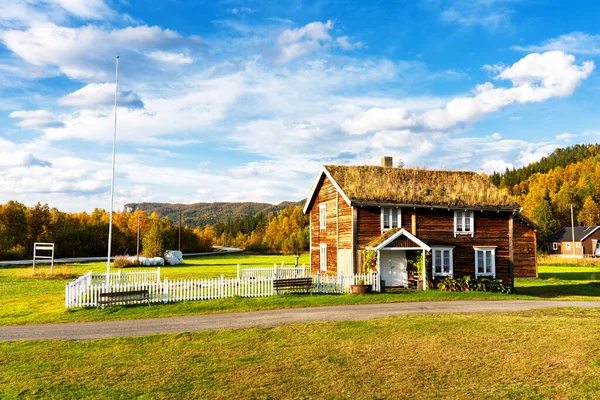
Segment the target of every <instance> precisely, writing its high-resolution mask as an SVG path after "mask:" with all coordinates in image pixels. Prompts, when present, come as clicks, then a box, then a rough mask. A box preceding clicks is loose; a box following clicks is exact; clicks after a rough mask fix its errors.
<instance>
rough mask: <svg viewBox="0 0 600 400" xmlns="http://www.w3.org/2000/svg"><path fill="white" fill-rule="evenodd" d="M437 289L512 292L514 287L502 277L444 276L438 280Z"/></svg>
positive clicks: (447, 290)
mask: <svg viewBox="0 0 600 400" xmlns="http://www.w3.org/2000/svg"><path fill="white" fill-rule="evenodd" d="M437 290H440V291H442V292H496V293H507V294H508V293H512V292H513V288H512V286H510V285H507V284H505V283H504V282H503V281H502V280H501V279H489V278H479V279H477V278H473V277H471V276H463V277H462V278H444V279H442V280H440V281H438V282H437Z"/></svg>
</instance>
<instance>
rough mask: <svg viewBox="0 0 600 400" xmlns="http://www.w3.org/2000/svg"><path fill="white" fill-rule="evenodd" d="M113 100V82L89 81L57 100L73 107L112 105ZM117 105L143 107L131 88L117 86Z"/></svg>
mask: <svg viewBox="0 0 600 400" xmlns="http://www.w3.org/2000/svg"><path fill="white" fill-rule="evenodd" d="M114 101H115V85H114V83H90V84H88V85H86V86H84V87H82V88H81V89H79V90H76V91H75V92H72V93H69V94H68V95H66V96H64V97H61V98H60V99H58V102H59V103H60V104H63V105H67V106H74V107H96V106H109V105H113V104H114ZM119 106H120V107H128V108H144V103H143V102H142V100H141V99H140V97H139V96H138V95H137V94H136V93H134V92H133V91H131V90H122V89H121V88H119Z"/></svg>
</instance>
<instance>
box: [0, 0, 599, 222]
mask: <svg viewBox="0 0 600 400" xmlns="http://www.w3.org/2000/svg"><path fill="white" fill-rule="evenodd" d="M396 3H397V2H389V4H388V3H387V2H385V1H384V2H377V5H370V2H366V1H362V0H361V1H348V2H343V1H339V0H337V1H327V0H323V1H318V2H303V1H292V2H283V1H269V2H262V1H244V2H236V1H228V0H226V1H218V0H212V1H199V0H197V1H183V0H146V1H136V0H85V1H84V0H39V1H36V0H11V1H2V2H1V3H0V127H1V129H0V201H1V202H5V201H7V200H10V199H14V200H19V201H21V202H24V203H26V204H28V205H32V204H35V203H36V202H38V201H40V202H42V203H49V204H50V205H51V206H56V207H58V208H60V209H63V210H68V211H82V210H92V209H93V208H94V207H101V208H108V201H109V187H110V157H111V145H112V142H111V141H112V126H113V108H112V103H113V101H114V69H115V55H117V54H118V55H120V108H119V114H118V115H119V120H118V143H117V177H116V195H115V196H116V197H115V200H116V201H115V204H116V206H117V208H121V207H122V206H123V204H125V203H128V202H142V201H159V202H184V203H192V202H201V201H266V202H279V201H282V200H299V199H301V198H304V197H306V196H307V194H308V191H309V189H310V185H311V183H312V180H313V178H314V176H315V174H316V173H317V171H318V169H319V166H320V164H323V163H349V164H377V163H378V159H379V157H380V156H382V155H391V156H394V158H395V160H399V159H401V160H402V161H403V163H404V164H405V165H406V166H426V167H429V168H446V169H471V170H476V171H486V172H492V171H494V170H504V169H505V168H506V167H509V168H512V167H513V166H514V167H519V166H521V165H524V164H527V163H529V162H532V161H535V160H538V159H539V158H541V157H543V156H544V155H546V154H548V153H549V152H551V151H552V150H553V149H555V148H557V147H563V146H567V145H572V144H575V143H588V142H596V141H597V139H598V137H599V136H600V113H598V94H599V90H600V79H599V77H598V72H596V70H595V69H596V64H597V63H598V59H599V57H600V34H599V33H600V32H598V28H597V20H596V16H597V15H599V13H600V4H599V3H596V2H582V3H581V4H578V1H570V2H555V1H549V0H539V1H537V0H536V1H519V0H464V1H463V0H456V1H444V0H421V1H414V2H404V3H410V4H408V5H407V4H405V5H398V4H396ZM555 3H563V4H562V6H559V5H555ZM584 5H585V7H584Z"/></svg>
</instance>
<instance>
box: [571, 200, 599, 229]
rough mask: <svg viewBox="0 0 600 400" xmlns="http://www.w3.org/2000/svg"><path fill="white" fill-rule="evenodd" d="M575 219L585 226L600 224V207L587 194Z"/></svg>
mask: <svg viewBox="0 0 600 400" xmlns="http://www.w3.org/2000/svg"><path fill="white" fill-rule="evenodd" d="M577 221H579V222H581V223H582V224H583V225H585V226H592V225H599V224H600V207H598V203H596V202H595V201H594V199H593V198H592V197H591V196H588V197H587V198H586V199H585V201H584V202H583V207H582V208H581V211H580V212H579V214H578V215H577Z"/></svg>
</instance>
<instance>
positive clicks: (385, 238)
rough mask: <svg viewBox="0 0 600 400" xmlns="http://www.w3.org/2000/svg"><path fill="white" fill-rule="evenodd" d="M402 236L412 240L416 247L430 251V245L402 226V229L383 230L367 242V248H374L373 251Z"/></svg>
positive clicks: (381, 248)
mask: <svg viewBox="0 0 600 400" xmlns="http://www.w3.org/2000/svg"><path fill="white" fill-rule="evenodd" d="M402 236H404V237H405V238H407V239H408V240H409V241H411V242H413V243H414V244H415V247H418V248H420V249H423V250H426V251H431V247H429V246H428V245H427V244H426V243H425V242H423V241H422V240H420V239H419V238H417V237H416V236H415V235H413V234H412V233H410V232H408V231H406V230H405V229H404V228H402V229H398V228H395V229H391V230H389V231H387V232H385V233H384V234H383V235H381V236H379V237H377V238H375V239H373V240H372V241H371V242H370V243H369V245H368V246H367V248H368V249H371V250H375V251H379V250H383V249H384V248H385V247H387V246H388V245H389V244H391V243H392V242H394V240H396V239H399V238H401V237H402ZM407 248H410V247H407Z"/></svg>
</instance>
